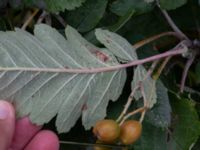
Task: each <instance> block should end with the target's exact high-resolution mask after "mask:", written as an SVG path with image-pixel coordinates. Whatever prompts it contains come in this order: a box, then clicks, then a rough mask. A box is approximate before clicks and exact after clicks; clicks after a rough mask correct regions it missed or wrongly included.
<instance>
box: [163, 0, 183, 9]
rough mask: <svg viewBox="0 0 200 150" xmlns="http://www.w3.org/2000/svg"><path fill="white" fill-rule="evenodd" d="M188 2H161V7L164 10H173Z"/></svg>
mask: <svg viewBox="0 0 200 150" xmlns="http://www.w3.org/2000/svg"><path fill="white" fill-rule="evenodd" d="M186 2H187V0H160V6H161V8H163V9H167V10H171V9H176V8H178V7H180V6H182V5H184V4H185V3H186Z"/></svg>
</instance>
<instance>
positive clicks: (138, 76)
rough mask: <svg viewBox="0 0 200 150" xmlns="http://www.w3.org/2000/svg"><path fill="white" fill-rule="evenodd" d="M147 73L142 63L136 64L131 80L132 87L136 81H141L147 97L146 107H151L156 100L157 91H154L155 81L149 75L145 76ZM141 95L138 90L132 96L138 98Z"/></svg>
mask: <svg viewBox="0 0 200 150" xmlns="http://www.w3.org/2000/svg"><path fill="white" fill-rule="evenodd" d="M146 75H147V71H146V69H145V68H144V67H143V66H142V65H138V66H137V67H136V69H135V71H134V76H133V81H132V89H133V88H134V87H135V86H136V85H137V84H138V82H142V84H143V87H144V93H145V96H146V98H147V105H148V107H150V108H152V107H153V105H154V104H155V103H156V101H157V93H156V81H155V80H153V79H152V78H151V77H147V78H146V80H144V79H145V77H146ZM141 97H142V94H141V92H140V91H136V92H135V95H134V98H135V99H136V100H139V99H140V98H141Z"/></svg>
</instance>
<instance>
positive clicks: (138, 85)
mask: <svg viewBox="0 0 200 150" xmlns="http://www.w3.org/2000/svg"><path fill="white" fill-rule="evenodd" d="M158 62H159V61H158V60H157V61H154V62H153V64H152V65H151V67H150V69H149V70H148V72H147V75H146V76H145V78H144V80H143V82H145V80H146V79H147V78H148V77H149V76H150V75H151V73H152V72H153V70H154V69H155V67H156V65H157V64H158ZM138 89H141V90H142V91H143V93H142V95H143V98H144V107H146V96H145V95H144V89H143V85H142V82H140V83H138V84H137V85H136V86H135V87H134V88H133V90H132V92H131V94H130V96H129V97H128V100H127V103H126V105H125V107H124V109H123V111H122V112H121V114H120V116H119V117H118V119H117V120H116V121H117V122H119V121H120V120H121V119H122V118H123V117H124V116H125V114H126V113H127V110H128V108H129V107H130V105H131V103H132V101H133V96H134V94H135V92H136V90H138Z"/></svg>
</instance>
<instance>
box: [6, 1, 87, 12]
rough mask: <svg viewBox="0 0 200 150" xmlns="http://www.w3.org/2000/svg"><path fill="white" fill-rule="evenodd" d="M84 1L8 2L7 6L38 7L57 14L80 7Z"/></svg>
mask: <svg viewBox="0 0 200 150" xmlns="http://www.w3.org/2000/svg"><path fill="white" fill-rule="evenodd" d="M85 1H86V0H23V1H22V0H17V1H16V0H9V4H10V5H11V6H12V7H20V6H23V5H25V6H28V7H34V6H36V7H38V8H41V9H46V10H48V11H50V12H54V13H55V12H59V11H64V10H65V9H67V10H73V9H75V8H77V7H80V6H81V5H82V3H84V2H85Z"/></svg>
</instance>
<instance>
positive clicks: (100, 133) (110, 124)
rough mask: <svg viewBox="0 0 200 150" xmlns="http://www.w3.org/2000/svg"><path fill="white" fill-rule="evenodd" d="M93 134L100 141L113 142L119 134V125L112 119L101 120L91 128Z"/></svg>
mask: <svg viewBox="0 0 200 150" xmlns="http://www.w3.org/2000/svg"><path fill="white" fill-rule="evenodd" d="M93 133H94V135H95V136H96V137H97V138H98V139H99V140H100V141H102V142H105V143H114V142H115V141H116V140H117V139H118V138H119V135H120V127H119V125H118V124H117V122H116V121H114V120H109V119H107V120H106V119H105V120H101V121H98V122H97V123H96V125H95V126H94V128H93Z"/></svg>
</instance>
